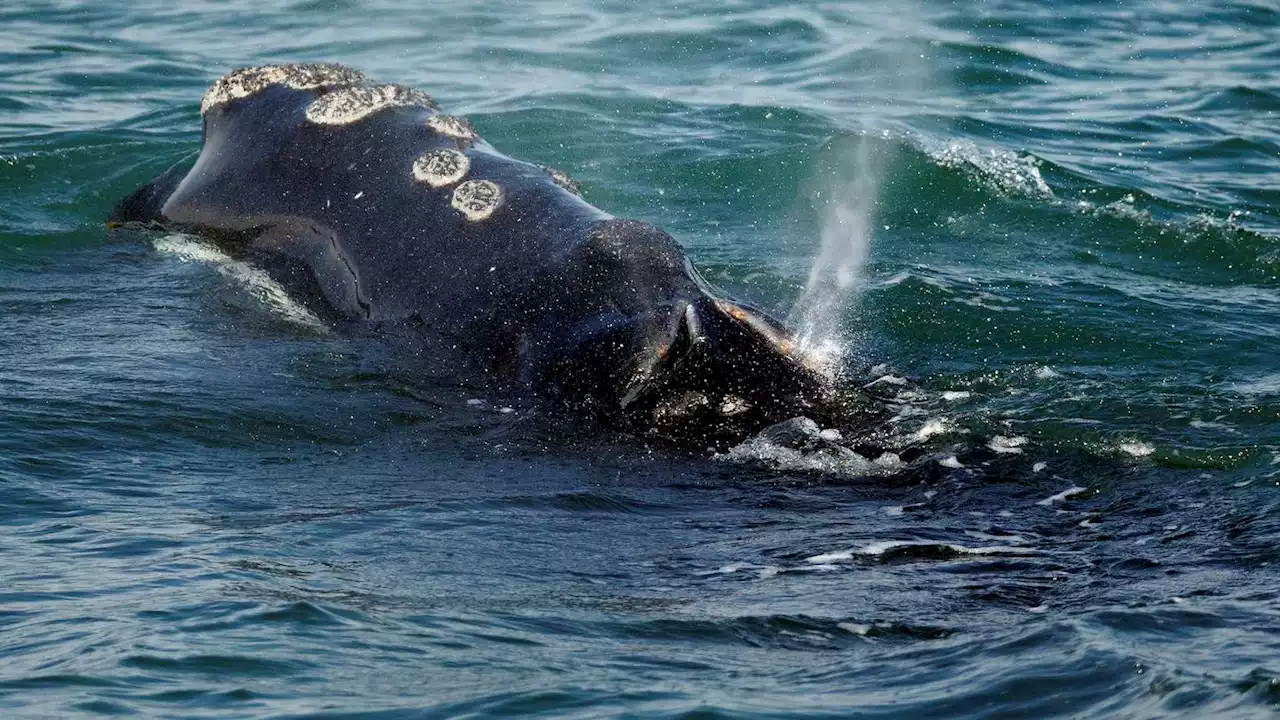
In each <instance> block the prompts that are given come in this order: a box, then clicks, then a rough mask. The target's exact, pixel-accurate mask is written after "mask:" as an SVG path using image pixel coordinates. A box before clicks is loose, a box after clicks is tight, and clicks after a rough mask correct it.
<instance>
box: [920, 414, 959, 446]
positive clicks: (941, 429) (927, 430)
mask: <svg viewBox="0 0 1280 720" xmlns="http://www.w3.org/2000/svg"><path fill="white" fill-rule="evenodd" d="M950 431H951V425H950V424H949V423H948V422H947V421H946V420H943V419H941V418H935V419H933V420H930V421H928V422H926V423H925V424H924V425H923V426H922V427H921V428H920V429H919V430H917V431H916V432H915V434H914V435H912V437H913V438H915V439H916V440H919V441H921V442H923V441H925V440H928V439H929V438H931V437H933V436H935V435H942V434H944V433H947V432H950Z"/></svg>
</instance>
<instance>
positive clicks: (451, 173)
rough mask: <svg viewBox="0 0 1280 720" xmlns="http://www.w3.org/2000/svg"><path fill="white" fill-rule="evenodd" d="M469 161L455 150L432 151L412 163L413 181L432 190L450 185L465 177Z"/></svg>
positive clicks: (469, 164) (469, 167)
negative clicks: (423, 184)
mask: <svg viewBox="0 0 1280 720" xmlns="http://www.w3.org/2000/svg"><path fill="white" fill-rule="evenodd" d="M470 169H471V160H470V159H469V158H468V157H467V156H466V155H465V154H464V153H462V152H459V151H457V150H432V151H431V152H429V153H427V154H425V155H423V156H422V157H420V158H418V159H417V160H414V161H413V179H414V180H417V181H418V182H424V183H426V184H428V185H430V186H431V187H433V188H442V187H447V186H449V185H452V184H454V183H456V182H458V181H459V180H461V179H462V178H464V177H466V176H467V171H468V170H470Z"/></svg>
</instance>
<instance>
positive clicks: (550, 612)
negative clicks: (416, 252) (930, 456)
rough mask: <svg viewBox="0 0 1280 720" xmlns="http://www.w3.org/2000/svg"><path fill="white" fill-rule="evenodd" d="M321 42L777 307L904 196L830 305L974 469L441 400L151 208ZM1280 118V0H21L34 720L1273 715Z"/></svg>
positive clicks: (17, 298)
mask: <svg viewBox="0 0 1280 720" xmlns="http://www.w3.org/2000/svg"><path fill="white" fill-rule="evenodd" d="M296 60H332V61H338V62H343V63H346V64H349V65H351V66H354V67H358V68H360V69H361V70H364V71H365V72H366V73H368V74H369V75H371V76H374V77H377V78H380V79H382V80H385V81H392V82H400V83H404V84H407V85H412V86H415V87H419V88H422V89H424V90H427V91H429V92H431V93H432V94H433V95H434V96H435V97H436V98H437V99H439V100H440V101H441V103H442V104H443V105H444V106H445V107H446V108H447V109H448V110H450V111H451V112H455V113H458V114H465V115H467V116H468V117H470V118H471V119H472V120H473V121H474V122H475V124H476V126H477V127H478V129H479V130H480V132H481V133H482V134H483V135H484V137H485V138H486V139H487V140H488V141H489V142H490V143H492V144H493V145H494V146H496V147H497V148H498V149H500V150H502V151H503V152H505V153H507V154H510V155H512V156H513V157H517V158H520V159H524V160H529V161H533V162H538V163H544V164H548V165H552V166H555V167H558V168H561V169H563V170H565V171H567V172H569V173H570V174H571V175H572V176H573V177H574V178H575V179H577V180H578V181H579V182H581V183H582V185H583V188H584V195H585V197H586V198H587V199H588V200H589V201H590V202H592V203H594V204H596V205H598V206H599V207H601V208H603V209H605V210H607V211H609V212H611V213H613V214H616V215H619V216H624V217H638V218H641V219H643V220H646V221H649V222H652V223H655V224H657V225H660V226H663V227H665V228H666V229H668V230H669V231H670V232H671V233H672V234H673V235H675V236H676V237H677V238H678V239H679V240H680V242H681V243H682V244H683V245H684V246H685V247H686V248H687V250H688V252H689V254H690V255H691V257H692V258H693V259H694V261H695V262H696V263H697V264H698V265H699V267H700V268H701V269H702V270H703V272H704V274H705V275H706V276H707V277H708V278H709V279H710V280H711V281H713V282H714V283H716V284H717V285H719V286H720V287H722V288H724V289H725V290H727V291H729V292H730V293H731V294H733V295H734V296H736V297H742V298H745V299H749V300H751V301H754V302H756V303H757V304H760V305H762V306H764V307H767V308H770V309H772V310H774V311H776V312H777V313H778V314H780V315H783V316H786V315H788V314H790V313H791V312H792V310H793V308H794V306H795V303H796V302H797V300H798V299H799V298H800V297H801V295H802V293H803V291H804V286H805V283H806V281H807V278H808V276H809V273H810V269H811V266H812V264H813V262H814V260H815V258H816V257H819V254H820V245H821V239H822V237H823V235H824V232H825V233H826V235H827V236H828V237H834V238H836V240H835V242H838V241H840V240H841V232H842V230H841V226H839V225H838V224H837V225H835V226H833V225H832V224H831V223H830V222H829V221H828V218H829V217H831V213H832V208H854V209H855V210H856V209H858V208H863V207H865V208H866V209H867V211H868V214H867V215H866V216H865V217H864V219H865V220H866V224H867V227H868V228H870V233H869V234H868V235H867V236H866V237H860V236H859V237H855V236H857V235H858V234H857V233H854V232H852V231H850V232H848V233H846V234H847V235H848V238H847V239H848V240H850V241H853V240H858V239H861V240H865V241H866V242H867V243H868V252H867V256H866V264H865V266H863V267H861V268H860V269H859V272H858V274H857V283H856V285H855V286H854V288H852V293H851V294H850V295H849V296H848V297H847V298H846V299H844V300H843V301H842V302H841V303H840V306H839V308H840V312H839V313H838V314H837V317H835V318H834V319H833V320H831V321H830V322H829V323H828V325H827V326H826V332H827V333H828V337H829V338H834V339H836V340H838V341H839V342H840V344H841V346H842V347H843V348H845V349H846V352H847V356H846V358H847V362H848V364H849V366H850V367H851V368H852V369H853V371H854V373H855V375H856V377H858V378H860V381H861V382H867V383H871V382H876V384H875V385H874V386H873V387H875V388H879V389H881V390H884V389H885V388H886V387H888V388H889V389H894V388H897V389H896V390H894V392H895V393H896V394H897V395H898V401H899V405H898V409H899V410H900V412H899V413H898V415H897V416H896V417H895V418H894V419H893V421H892V422H891V423H889V426H890V429H891V430H892V432H894V433H898V434H905V435H910V434H913V433H918V432H921V431H925V432H924V434H926V435H929V437H928V439H927V441H926V442H927V444H928V446H929V448H930V452H931V453H934V454H935V455H936V457H937V458H942V459H945V458H947V457H948V456H949V454H950V453H955V454H956V455H957V457H958V458H959V457H963V458H965V459H966V462H969V463H970V465H969V467H963V468H956V467H950V466H949V465H948V464H939V463H937V462H931V463H928V464H926V466H919V467H913V468H912V469H911V470H910V471H908V472H904V473H902V474H900V475H899V476H894V477H889V478H878V479H874V480H870V479H865V478H859V477H851V476H849V475H844V474H840V473H825V474H824V473H820V472H819V473H815V472H810V471H807V470H805V469H804V467H803V466H802V465H799V464H796V463H794V462H792V463H791V464H788V462H785V461H784V462H780V463H775V464H773V465H771V464H770V463H769V462H768V458H766V457H764V456H762V455H759V454H757V455H754V456H753V455H752V454H751V453H746V454H745V455H744V456H742V457H739V460H738V461H735V462H726V461H724V460H718V459H714V458H703V457H692V458H691V457H687V456H684V455H671V454H667V453H664V452H661V451H651V450H649V449H648V448H645V447H643V446H642V445H641V444H639V443H636V442H633V441H629V440H628V439H626V438H616V437H594V436H591V437H584V436H582V434H581V433H577V432H575V431H574V428H564V427H561V426H558V425H556V424H555V423H554V422H549V421H548V420H547V419H546V418H540V417H537V416H536V415H534V414H533V413H531V412H528V411H525V410H524V409H517V411H516V412H510V413H507V412H501V411H500V410H499V409H498V408H493V407H491V406H490V405H489V404H487V403H486V402H483V400H484V398H477V397H474V396H473V395H456V393H455V395H456V399H455V400H449V399H448V398H450V397H451V396H450V395H449V394H448V393H445V394H444V395H443V396H444V397H445V398H446V400H440V398H441V396H442V395H441V394H440V393H438V392H434V391H429V390H428V389H424V388H423V387H422V384H421V380H420V379H419V378H418V376H417V374H416V373H415V369H414V368H406V367H404V365H403V363H402V362H401V361H400V360H398V359H397V358H395V357H390V356H388V354H387V352H386V350H385V348H380V347H377V346H376V345H375V344H373V343H370V342H368V341H365V340H359V339H353V338H344V337H342V336H340V335H338V334H335V333H325V332H319V331H317V330H316V329H315V328H314V327H309V326H307V325H305V324H300V323H299V322H297V321H296V318H293V317H291V316H289V315H288V314H287V313H286V312H284V311H282V306H281V305H280V304H279V303H274V304H273V303H272V302H270V301H266V300H264V299H263V297H262V296H261V294H260V293H257V292H255V291H254V289H253V287H252V286H251V284H249V283H247V281H246V279H245V275H244V273H243V272H238V271H236V270H235V269H229V268H227V267H226V266H225V265H219V264H217V263H216V262H208V261H204V260H200V259H197V258H194V257H193V255H192V254H191V252H190V247H189V246H183V247H186V248H187V250H186V251H179V252H175V251H174V247H175V246H174V243H173V242H166V241H165V240H164V238H163V237H160V236H156V237H152V236H146V235H138V234H116V235H110V234H108V232H107V230H106V229H105V227H104V226H103V224H102V220H103V218H104V217H105V216H106V214H107V212H108V211H109V210H110V208H111V206H112V205H113V204H114V203H115V202H116V201H117V200H118V199H119V198H120V197H122V196H123V195H125V194H127V193H128V192H130V191H132V190H133V189H134V188H135V187H137V186H138V185H140V184H141V183H143V182H145V181H146V180H148V179H149V178H150V177H152V176H154V175H155V174H157V173H159V172H161V171H163V170H164V169H165V168H167V167H168V166H169V165H171V164H172V163H174V162H176V161H178V160H180V159H182V158H184V157H187V156H189V155H190V154H191V153H193V152H195V151H197V150H198V149H199V145H200V113H199V100H200V96H201V94H202V93H203V92H204V89H205V88H206V87H207V86H208V85H209V83H210V82H212V81H213V80H214V79H215V78H216V77H217V76H219V75H221V74H222V73H223V72H226V71H227V70H230V69H231V68H233V67H238V66H242V65H250V64H257V63H263V62H273V61H296ZM1278 114H1280V11H1278V10H1277V9H1276V8H1275V7H1274V5H1272V4H1269V3H1262V2H1252V3H1251V2H1215V3H1189V2H1160V1H1157V0H1142V1H1140V2H1132V3H1123V4H1119V3H1102V2H1084V3H1054V4H1041V3H1031V2H1025V1H1013V0H1009V1H1000V2H976V1H975V2H956V3H947V4H942V3H929V4H920V5H916V6H911V7H906V6H887V7H885V8H883V9H882V8H880V6H878V5H874V4H870V3H867V4H848V5H835V4H805V5H796V4H790V3H774V2H766V1H765V0H746V1H744V2H736V3H730V4H727V5H726V4H723V3H683V4H675V3H671V4H663V3H650V4H639V3H591V4H585V3H583V4H578V3H537V2H534V3H523V4H518V5H509V4H500V5H499V4H494V5H486V4H479V3H436V4H432V5H429V6H420V5H417V4H412V3H395V2H384V3H369V4H360V3H354V2H352V3H347V2H301V3H284V4H278V5H272V6H270V7H264V6H262V5H261V4H258V3H248V2H230V3H219V4H198V3H176V4H175V3H153V2H144V3H136V4H129V5H126V4H124V3H119V4H115V3H50V2H24V3H9V4H7V5H5V6H4V7H3V8H0V193H3V194H2V195H0V522H2V523H3V530H2V531H0V580H2V582H0V628H3V632H0V658H3V662H0V707H3V708H4V710H3V711H4V712H5V713H7V714H12V715H22V716H40V717H68V716H96V715H103V714H121V713H132V714H139V715H154V716H164V717H175V716H177V717H203V716H226V717H244V716H270V717H301V716H343V715H346V716H353V715H354V716H360V717H436V716H441V717H443V716H510V715H514V714H534V713H542V714H545V715H546V716H549V717H564V716H582V717H597V716H629V717H642V716H643V717H649V716H662V717H668V716H686V715H688V716H692V717H784V716H792V715H827V716H831V717H857V716H865V717H896V716H901V717H922V716H928V717H984V718H985V717H1030V716H1034V717H1041V716H1055V715H1064V716H1088V717H1110V716H1115V717H1147V716H1152V717H1166V716H1171V715H1174V716H1176V715H1186V716H1191V717H1205V716H1224V717H1248V716H1258V717H1271V716H1274V714H1275V711H1276V707H1277V705H1278V704H1280V680H1278V679H1277V678H1280V663H1278V662H1277V660H1276V658H1277V657H1280V578H1278V577H1277V573H1276V566H1277V563H1280V554H1278V552H1277V547H1280V496H1278V494H1277V493H1278V492H1280V490H1278V489H1277V483H1278V482H1280V117H1277V115H1278ZM860 182H861V184H859V183H860ZM867 187H873V188H874V189H875V194H874V202H871V203H867V202H865V197H858V196H856V193H854V190H853V189H854V188H858V189H859V190H858V192H861V189H862V188H867ZM856 215H857V213H856V212H855V216H856ZM882 378H887V379H883V380H882ZM896 378H904V379H906V381H907V382H906V384H904V385H897V384H895V383H896V380H895V379H896ZM877 381H878V382H877ZM468 399H474V400H477V401H479V402H477V403H471V404H469V403H467V402H466V401H467V400H468ZM1002 451H1003V452H1002ZM969 458H976V460H973V461H971V460H969ZM981 463H986V464H981Z"/></svg>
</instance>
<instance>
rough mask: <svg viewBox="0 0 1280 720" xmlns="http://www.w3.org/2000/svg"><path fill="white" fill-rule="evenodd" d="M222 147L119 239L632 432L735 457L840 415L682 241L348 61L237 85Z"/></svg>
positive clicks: (137, 210) (284, 70)
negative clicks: (192, 247)
mask: <svg viewBox="0 0 1280 720" xmlns="http://www.w3.org/2000/svg"><path fill="white" fill-rule="evenodd" d="M201 110H202V115H203V118H204V142H203V145H202V147H201V150H200V154H199V157H198V159H196V161H195V163H194V165H191V164H190V163H189V162H188V163H180V164H179V165H177V166H175V167H174V168H172V169H170V170H169V171H168V172H166V173H164V174H163V175H161V176H160V177H158V178H156V179H155V180H154V181H152V182H151V183H149V184H147V185H145V186H143V187H142V188H140V189H139V190H137V191H136V192H135V193H133V194H132V195H130V196H129V197H127V198H125V199H124V200H122V201H121V202H120V203H119V204H118V206H117V207H116V208H115V210H114V211H113V213H112V215H111V217H110V218H109V223H111V224H133V223H143V224H148V225H153V226H155V225H158V226H162V227H165V228H167V229H174V230H180V231H184V232H192V233H197V234H200V235H202V236H205V237H208V238H210V239H211V240H213V241H214V242H216V243H218V245H219V246H220V247H221V248H222V249H223V250H224V251H225V252H227V253H228V254H230V255H232V256H233V257H237V258H242V259H245V260H247V261H250V262H252V263H254V264H256V265H258V266H260V267H261V268H263V269H264V270H266V271H267V272H268V273H269V274H270V275H271V276H272V277H273V278H275V279H276V280H277V281H278V282H280V283H281V284H282V285H283V286H284V287H285V288H287V289H288V290H289V291H290V292H291V293H292V294H294V295H295V296H297V297H298V298H299V299H301V300H303V301H304V302H306V303H307V304H308V305H309V306H310V307H311V308H312V309H313V310H314V311H315V312H316V313H317V314H318V315H319V316H320V317H322V318H324V319H325V320H326V321H327V322H329V323H331V324H332V325H333V326H335V327H350V328H362V329H363V330H365V331H371V332H374V333H377V334H386V335H394V336H400V337H413V338H414V339H415V346H416V347H418V348H420V349H421V353H422V358H423V362H424V363H430V364H433V365H435V366H438V367H448V368H451V372H456V373H458V374H460V375H466V376H467V377H468V379H469V381H472V382H480V383H482V384H484V385H485V386H487V387H490V388H492V389H493V391H494V392H507V393H513V394H515V395H517V396H519V397H522V398H526V397H527V398H530V399H532V400H533V401H535V402H538V403H542V404H547V405H550V406H552V407H558V408H568V409H572V410H573V411H576V412H581V413H586V414H588V415H591V416H593V417H595V418H598V419H600V420H602V421H604V422H605V423H606V424H608V425H611V426H614V427H618V428H623V429H625V430H627V431H629V432H637V433H642V434H647V435H655V436H659V437H664V438H668V439H673V440H676V441H684V442H691V443H699V444H706V443H713V444H714V443H732V442H735V441H737V440H740V439H742V438H743V437H745V436H747V435H749V434H751V433H753V432H755V431H757V430H759V429H760V428H763V427H765V426H767V425H770V424H773V423H776V422H779V421H782V420H786V419H788V418H791V417H795V416H799V415H808V416H811V417H813V416H821V415H823V414H830V412H831V408H832V407H833V405H834V404H835V403H836V401H835V394H834V392H833V384H832V379H831V377H830V376H829V374H828V372H827V371H826V370H824V368H823V367H822V366H821V365H820V364H819V363H816V362H814V361H813V360H812V359H811V358H809V357H807V356H806V354H805V353H804V352H803V351H802V349H801V348H799V347H798V346H797V344H796V342H795V341H794V340H793V339H792V336H791V334H790V333H789V332H788V330H787V329H786V328H785V327H784V326H783V325H782V324H781V323H780V322H778V321H776V320H774V319H772V318H770V317H769V316H768V315H766V314H765V313H763V312H760V311H759V310H756V309H754V308H752V307H749V306H747V305H744V304H742V303H739V302H734V301H731V300H729V299H727V298H724V297H721V296H720V295H719V294H718V293H716V292H715V291H714V290H713V289H712V288H711V287H710V286H709V285H708V284H707V283H706V282H705V281H704V280H703V279H702V278H701V277H699V275H698V273H697V271H696V270H695V268H694V266H693V265H692V263H691V262H690V261H689V259H688V257H687V256H686V255H685V253H684V252H683V251H682V250H681V248H680V247H679V245H678V244H677V243H676V241H675V240H674V239H673V238H672V237H671V236H670V235H669V234H667V233H666V232H664V231H663V230H661V229H659V228H657V227H655V226H653V225H650V224H647V223H644V222H639V221H635V220H626V219H620V218H615V217H613V216H611V215H609V214H608V213H606V212H604V211H602V210H600V209H598V208H596V207H594V206H593V205H591V204H590V203H588V202H586V201H585V200H583V199H582V198H581V196H580V195H579V194H578V190H577V188H576V186H575V185H574V184H573V182H572V181H571V180H569V179H568V178H567V177H566V176H565V175H564V174H563V173H560V172H557V171H555V170H551V169H549V168H545V167H542V166H539V165H535V164H532V163H527V162H522V161H519V160H515V159H512V158H510V157H507V156H505V155H503V154H501V153H500V152H498V151H497V150H495V149H494V148H493V147H492V146H490V145H489V144H488V143H486V142H485V141H484V140H483V139H481V138H480V137H479V135H478V133H477V132H476V130H475V128H474V126H473V125H472V124H471V123H470V122H468V121H467V120H465V119H463V118H460V117H455V116H452V115H449V114H446V113H444V112H442V111H441V110H440V108H439V106H438V105H437V104H436V102H435V101H434V100H433V99H432V98H431V97H430V96H428V95H427V94H425V93H423V92H421V91H418V90H414V89H412V88H407V87H403V86H399V85H387V84H381V83H377V82H374V81H372V80H370V79H368V78H366V77H365V76H364V75H362V74H361V73H359V72H357V71H355V70H352V69H349V68H346V67H343V66H340V65H336V64H295V65H273V66H260V67H252V68H244V69H240V70H236V71H234V72H232V73H229V74H227V75H226V76H224V77H222V78H220V79H219V80H218V81H216V82H215V83H214V84H213V86H212V87H211V88H210V89H209V90H208V92H207V93H206V94H205V96H204V99H203V103H202V106H201Z"/></svg>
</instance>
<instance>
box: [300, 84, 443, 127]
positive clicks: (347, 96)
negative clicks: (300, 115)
mask: <svg viewBox="0 0 1280 720" xmlns="http://www.w3.org/2000/svg"><path fill="white" fill-rule="evenodd" d="M393 107H424V108H428V109H430V110H435V109H437V108H438V107H439V106H438V105H436V101H435V100H433V99H432V98H431V96H430V95H428V94H426V93H424V92H422V91H421V90H414V89H413V88H407V87H404V86H403V85H375V86H371V87H370V86H363V85H362V86H353V87H345V88H342V89H340V90H335V91H333V92H331V93H326V94H324V95H321V96H320V97H318V98H316V99H315V100H313V101H312V102H311V104H310V105H308V106H307V120H310V121H311V122H313V123H316V124H319V125H349V124H351V123H353V122H356V121H357V120H362V119H364V118H366V117H369V116H370V115H372V114H374V113H376V112H379V111H381V110H386V109H387V108H393Z"/></svg>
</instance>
